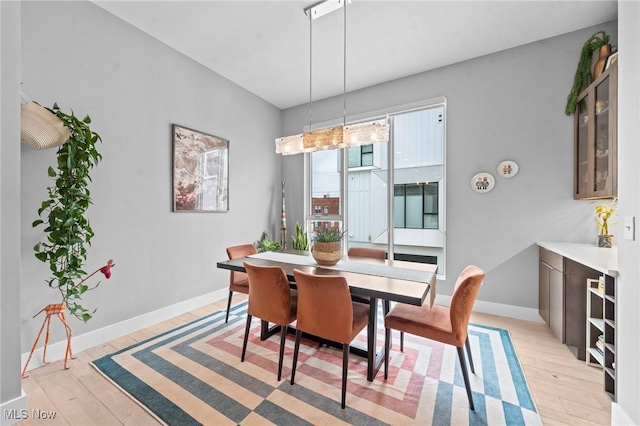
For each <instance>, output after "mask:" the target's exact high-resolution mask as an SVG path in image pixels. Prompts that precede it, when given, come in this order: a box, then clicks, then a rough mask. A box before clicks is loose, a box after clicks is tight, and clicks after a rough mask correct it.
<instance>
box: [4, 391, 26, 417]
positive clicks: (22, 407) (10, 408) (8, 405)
mask: <svg viewBox="0 0 640 426" xmlns="http://www.w3.org/2000/svg"><path fill="white" fill-rule="evenodd" d="M0 411H1V412H2V417H1V418H0V425H2V426H9V425H13V424H16V423H18V422H20V421H22V420H26V419H28V418H29V413H28V412H27V394H26V393H24V390H23V391H21V395H20V396H19V397H17V398H14V399H12V400H11V401H7V402H3V403H1V404H0Z"/></svg>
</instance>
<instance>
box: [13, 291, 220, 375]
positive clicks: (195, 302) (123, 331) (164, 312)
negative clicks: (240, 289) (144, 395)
mask: <svg viewBox="0 0 640 426" xmlns="http://www.w3.org/2000/svg"><path fill="white" fill-rule="evenodd" d="M228 294H229V290H228V289H226V288H224V289H221V290H217V291H214V292H211V293H207V294H205V295H202V296H198V297H195V298H193V299H189V300H185V301H183V302H180V303H176V304H175V305H171V306H167V307H165V308H161V309H158V310H156V311H152V312H148V313H146V314H142V315H139V316H137V317H134V318H130V319H128V320H125V321H121V322H119V323H116V324H112V325H109V326H107V327H103V328H101V329H98V330H94V331H90V332H88V333H85V334H80V335H77V336H76V335H74V336H73V341H72V343H73V346H72V349H73V353H74V354H75V353H79V352H82V351H84V350H85V349H89V348H92V347H94V346H97V345H101V344H103V343H106V342H108V341H110V340H113V339H116V338H118V337H120V336H124V335H127V334H129V333H132V332H134V331H136V330H139V329H141V328H145V327H149V326H150V325H154V324H157V323H159V322H162V321H165V320H167V319H169V318H173V317H175V316H178V315H182V314H184V313H186V312H189V311H192V310H194V309H197V308H200V307H202V306H205V305H207V304H210V303H213V302H217V301H219V300H221V299H223V298H226V297H227V296H228ZM41 341H42V339H41ZM66 345H67V341H66V340H62V341H59V342H55V343H52V344H51V343H50V344H49V345H48V346H47V362H53V361H58V360H61V359H64V352H65V349H66ZM42 352H43V348H42V347H41V348H38V349H36V350H35V351H34V352H33V357H32V358H31V361H30V362H29V368H28V370H27V371H29V370H32V369H34V368H37V367H41V366H42V365H43V363H42ZM28 357H29V353H28V352H27V353H23V354H22V364H21V365H22V366H23V368H24V364H25V363H26V362H27V358H28Z"/></svg>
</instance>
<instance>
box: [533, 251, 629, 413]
mask: <svg viewBox="0 0 640 426" xmlns="http://www.w3.org/2000/svg"><path fill="white" fill-rule="evenodd" d="M538 246H539V247H540V261H539V264H540V265H539V271H540V275H539V277H538V278H539V300H538V307H539V312H540V316H541V317H542V319H544V320H545V322H546V323H547V324H549V327H550V328H551V330H552V331H553V333H554V335H555V336H556V337H557V338H558V339H559V340H560V341H561V342H562V343H565V344H566V345H567V347H569V349H570V350H571V352H572V353H573V354H574V355H575V356H576V357H577V358H578V359H581V360H584V361H586V362H587V363H588V364H590V365H595V366H600V367H602V369H603V374H604V380H603V381H604V390H605V392H606V393H607V395H609V397H610V398H611V399H612V400H613V401H615V400H616V375H617V373H616V369H615V360H616V350H615V348H616V303H615V302H616V294H617V289H616V277H617V275H618V249H617V247H613V248H601V247H596V245H595V244H593V245H590V244H575V243H555V242H539V243H538ZM599 280H601V281H602V283H603V285H602V289H601V292H599V291H598V289H597V284H594V282H595V283H597V282H598V281H599ZM594 287H595V290H594ZM600 335H601V336H602V339H603V341H604V344H603V345H602V353H600V352H599V351H598V350H597V349H596V346H597V345H596V341H597V340H598V338H599V336H600Z"/></svg>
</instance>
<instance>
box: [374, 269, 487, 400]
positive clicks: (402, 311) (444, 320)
mask: <svg viewBox="0 0 640 426" xmlns="http://www.w3.org/2000/svg"><path fill="white" fill-rule="evenodd" d="M483 280H484V271H483V270H482V269H480V268H478V267H477V266H474V265H469V266H467V267H466V268H465V269H464V270H463V271H462V272H461V273H460V275H459V276H458V279H457V281H456V285H455V289H454V291H453V296H451V304H450V307H449V308H446V307H443V306H438V305H434V306H430V305H429V303H428V302H426V303H424V304H423V305H422V306H413V305H407V304H404V303H398V304H396V305H394V307H393V308H392V309H391V311H389V313H388V314H387V315H386V316H385V318H384V326H385V359H384V360H385V363H384V378H385V379H387V378H388V375H389V349H390V348H389V346H390V337H391V329H394V330H400V331H404V332H406V333H410V334H413V335H416V336H421V337H425V338H427V339H431V340H435V341H438V342H442V343H446V344H449V345H452V346H455V347H456V348H457V349H458V359H459V360H460V368H461V369H462V377H463V379H464V386H465V388H466V390H467V397H468V398H469V407H470V408H471V409H472V410H474V405H473V396H472V395H471V385H470V383H469V374H468V372H467V364H466V361H465V356H464V349H463V346H466V349H467V354H468V356H469V365H470V367H471V372H472V373H475V370H474V368H473V358H472V357H471V351H470V347H469V336H468V334H467V328H468V326H469V318H470V317H471V310H472V309H473V304H474V303H475V300H476V296H477V295H478V290H479V289H480V286H481V285H482V281H483Z"/></svg>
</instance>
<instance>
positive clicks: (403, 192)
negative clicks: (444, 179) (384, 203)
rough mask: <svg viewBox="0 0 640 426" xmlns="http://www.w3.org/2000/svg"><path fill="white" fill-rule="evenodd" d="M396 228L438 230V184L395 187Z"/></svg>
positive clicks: (394, 219) (394, 223) (428, 183)
mask: <svg viewBox="0 0 640 426" xmlns="http://www.w3.org/2000/svg"><path fill="white" fill-rule="evenodd" d="M393 207H394V217H393V225H394V228H408V229H438V182H427V183H423V184H399V185H394V187H393Z"/></svg>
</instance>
